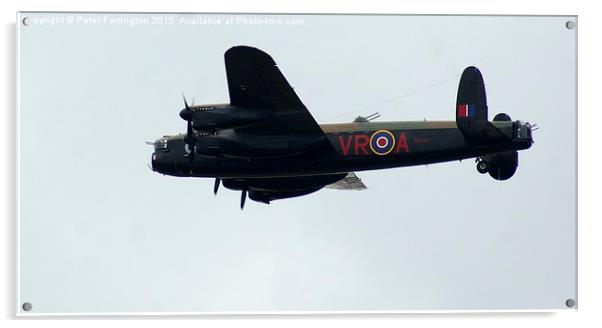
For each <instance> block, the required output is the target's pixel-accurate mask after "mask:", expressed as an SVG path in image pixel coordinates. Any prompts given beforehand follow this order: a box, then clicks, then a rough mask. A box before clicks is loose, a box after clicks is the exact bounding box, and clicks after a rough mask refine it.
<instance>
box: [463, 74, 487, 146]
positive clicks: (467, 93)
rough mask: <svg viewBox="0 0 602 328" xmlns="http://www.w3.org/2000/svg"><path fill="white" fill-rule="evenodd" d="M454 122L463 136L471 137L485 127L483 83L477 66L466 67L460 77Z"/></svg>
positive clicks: (485, 106) (485, 98)
mask: <svg viewBox="0 0 602 328" xmlns="http://www.w3.org/2000/svg"><path fill="white" fill-rule="evenodd" d="M456 124H457V125H458V129H460V131H462V134H464V137H465V138H466V139H467V140H468V139H473V138H474V137H476V136H477V135H480V134H482V132H483V131H484V130H485V129H486V128H487V124H488V117H487V97H486V95H485V83H484V82H483V76H482V75H481V72H480V71H479V69H478V68H476V67H474V66H470V67H467V68H466V69H464V72H463V73H462V77H461V78H460V85H459V87H458V97H457V99H456Z"/></svg>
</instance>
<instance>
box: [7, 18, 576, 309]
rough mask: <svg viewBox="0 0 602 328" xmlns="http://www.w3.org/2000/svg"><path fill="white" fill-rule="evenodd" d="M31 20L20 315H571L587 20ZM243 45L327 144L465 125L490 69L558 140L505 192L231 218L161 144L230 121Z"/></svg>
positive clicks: (438, 183) (372, 180) (344, 203)
mask: <svg viewBox="0 0 602 328" xmlns="http://www.w3.org/2000/svg"><path fill="white" fill-rule="evenodd" d="M25 16H27V17H29V20H28V21H27V22H28V23H29V24H30V26H23V25H22V24H21V25H20V26H19V28H18V29H19V45H18V48H19V55H18V59H19V79H20V80H19V89H20V94H19V106H20V108H19V110H20V112H19V119H20V123H19V142H20V148H19V149H20V156H19V161H20V162H19V183H20V186H19V198H20V205H19V215H20V217H19V228H20V234H19V240H20V243H19V251H20V256H19V262H20V263H19V270H20V272H19V292H18V294H19V295H18V298H19V300H18V302H19V303H22V302H26V301H28V302H31V303H32V304H33V311H32V312H35V313H47V312H48V313H50V312H52V313H55V312H153V311H169V312H208V311H273V310H274V311H295V310H298V311H329V310H331V311H347V310H350V311H361V310H366V311H373V310H441V309H447V310H456V309H458V310H464V309H551V308H564V307H565V305H564V302H565V301H566V299H568V298H576V288H575V287H576V275H575V273H576V255H575V251H576V249H575V245H576V239H575V237H576V217H575V211H576V204H575V193H576V190H575V181H576V176H575V170H576V168H575V157H576V148H575V143H576V140H575V126H576V108H575V99H576V90H575V83H576V81H575V65H576V58H575V45H576V29H574V30H568V29H567V28H566V27H565V22H566V21H567V20H568V19H574V17H478V16H462V17H454V16H326V15H314V16H310V15H305V16H262V15H252V16H241V15H202V16H198V15H186V16H181V15H173V17H174V19H175V20H176V22H178V21H179V19H180V18H181V17H184V18H185V19H193V21H196V22H197V23H199V22H200V21H199V20H195V17H204V18H214V19H218V18H221V22H220V23H219V24H211V25H209V24H184V23H182V24H173V25H166V24H161V25H155V24H151V23H153V22H155V23H156V22H158V20H154V19H153V18H152V17H153V16H160V17H167V16H169V15H135V14H127V15H117V14H113V15H109V16H107V15H105V14H87V15H82V14H65V15H62V14H39V13H35V14H33V13H29V14H28V13H23V14H21V17H19V19H18V21H21V19H22V18H23V17H25ZM69 16H71V17H73V22H71V23H69ZM80 16H81V17H80ZM105 16H107V17H108V18H110V17H114V18H115V17H121V18H147V19H148V20H149V22H148V23H147V24H144V23H141V24H134V25H133V26H131V25H128V24H110V23H107V22H106V21H105ZM51 17H63V18H62V19H63V20H64V21H63V22H61V21H55V24H51V21H48V20H46V21H44V20H43V19H49V18H51ZM229 17H232V18H233V19H234V21H235V22H236V21H238V22H239V24H226V23H225V21H226V19H227V18H229ZM237 17H244V18H247V19H252V18H253V17H256V18H263V17H269V18H280V19H282V20H284V19H300V21H297V23H300V22H302V24H300V25H295V26H282V25H281V26H274V25H269V26H266V25H251V24H243V23H241V22H240V18H237ZM80 18H81V19H80ZM84 18H97V19H98V20H99V21H98V22H96V23H94V22H88V23H84V21H83V19H84ZM161 21H163V22H165V19H164V18H162V19H161ZM241 44H242V45H250V46H255V47H258V48H260V49H262V50H264V51H266V52H268V53H269V54H270V55H271V56H272V57H273V58H274V59H275V60H276V62H277V63H278V66H279V67H280V69H281V70H282V72H283V74H284V75H285V76H286V78H287V79H288V81H289V82H290V83H291V85H292V86H293V87H294V88H295V90H296V92H297V94H298V95H299V97H300V98H301V100H302V101H303V102H304V103H305V105H306V106H307V107H308V108H309V110H310V112H311V113H312V114H313V115H314V117H315V118H316V120H317V121H318V122H320V123H333V122H349V121H351V120H352V119H353V117H354V116H356V115H358V114H370V113H372V112H375V111H379V112H380V113H381V114H382V115H383V117H382V118H380V119H379V120H381V121H385V120H387V121H388V120H391V121H394V120H422V119H424V118H426V119H427V120H453V119H454V107H455V97H456V91H457V83H458V80H459V74H460V73H461V72H462V70H463V69H464V67H466V66H469V65H475V66H477V67H479V68H480V69H481V71H482V73H483V75H484V78H485V83H486V87H487V96H488V101H489V112H490V118H492V117H493V116H494V115H495V114H496V113H499V112H505V113H508V114H509V115H510V116H511V117H512V118H513V119H523V120H528V121H530V122H536V123H537V124H538V125H539V126H540V127H541V128H540V129H539V130H537V131H536V132H535V136H534V138H535V144H534V145H533V147H532V148H531V149H529V150H527V151H523V152H521V153H520V154H519V168H518V171H517V173H516V175H515V176H514V177H513V178H512V179H510V180H508V181H505V182H500V181H495V180H493V179H491V178H490V177H489V176H482V175H480V174H478V173H477V172H476V169H475V165H474V161H472V160H467V161H463V162H450V163H444V164H437V165H430V166H428V167H426V166H419V167H410V168H398V169H390V170H380V171H369V172H359V173H358V176H360V177H361V178H362V180H363V181H364V183H365V184H366V185H367V186H368V188H369V189H368V190H365V191H361V192H357V191H335V190H322V191H319V192H317V193H314V194H311V195H308V196H305V197H299V198H294V199H290V200H281V201H276V202H273V203H272V204H271V205H264V204H260V203H255V202H250V201H249V202H247V206H246V207H245V210H244V211H240V209H239V205H238V202H239V198H240V194H239V193H238V192H233V191H230V190H227V189H225V188H221V190H220V192H219V193H218V195H217V197H214V196H213V194H212V186H213V180H210V179H194V178H175V177H168V176H162V175H159V174H157V173H154V172H151V171H150V170H149V169H148V168H147V167H146V164H147V163H148V162H149V160H150V156H151V153H152V147H150V146H146V145H145V144H144V141H145V140H149V141H152V140H154V139H156V138H158V137H160V136H161V135H163V134H173V133H178V132H184V131H185V122H184V121H183V120H181V119H180V118H179V116H178V112H179V110H180V109H181V108H182V107H183V103H182V99H181V93H182V92H183V93H184V94H186V96H187V97H188V99H189V100H192V98H193V97H194V99H195V103H197V104H200V103H225V102H228V90H227V84H226V76H225V70H224V64H223V53H224V52H225V51H226V50H227V49H228V48H230V47H231V46H234V45H241ZM440 81H447V82H443V83H440V84H438V85H437V86H435V87H432V88H428V89H427V90H424V91H422V92H417V93H414V94H412V95H409V96H407V97H404V98H401V99H399V100H397V101H393V102H390V103H387V104H385V105H383V106H379V107H375V108H373V109H369V110H366V111H364V112H361V111H358V110H359V109H361V108H364V107H366V106H370V105H373V104H375V103H379V102H382V101H385V100H387V99H391V98H394V97H396V96H399V95H402V94H406V93H411V92H413V91H417V90H421V89H424V88H425V87H428V86H430V85H433V84H436V83H438V82H440Z"/></svg>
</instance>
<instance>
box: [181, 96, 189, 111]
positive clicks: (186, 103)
mask: <svg viewBox="0 0 602 328" xmlns="http://www.w3.org/2000/svg"><path fill="white" fill-rule="evenodd" d="M182 99H184V106H186V110H190V106H188V102H187V101H186V96H184V94H183V93H182Z"/></svg>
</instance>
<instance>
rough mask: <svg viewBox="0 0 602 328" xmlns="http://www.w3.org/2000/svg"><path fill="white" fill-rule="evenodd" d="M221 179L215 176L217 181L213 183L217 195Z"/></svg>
mask: <svg viewBox="0 0 602 328" xmlns="http://www.w3.org/2000/svg"><path fill="white" fill-rule="evenodd" d="M219 183H220V179H219V178H215V183H214V184H213V194H214V195H217V190H218V189H219Z"/></svg>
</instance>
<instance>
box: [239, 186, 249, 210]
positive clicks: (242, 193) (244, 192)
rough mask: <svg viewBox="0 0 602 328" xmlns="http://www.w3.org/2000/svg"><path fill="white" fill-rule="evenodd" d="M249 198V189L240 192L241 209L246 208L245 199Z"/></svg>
mask: <svg viewBox="0 0 602 328" xmlns="http://www.w3.org/2000/svg"><path fill="white" fill-rule="evenodd" d="M246 200H247V189H243V190H242V192H241V194H240V209H241V210H242V209H244V208H245V201H246Z"/></svg>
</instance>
